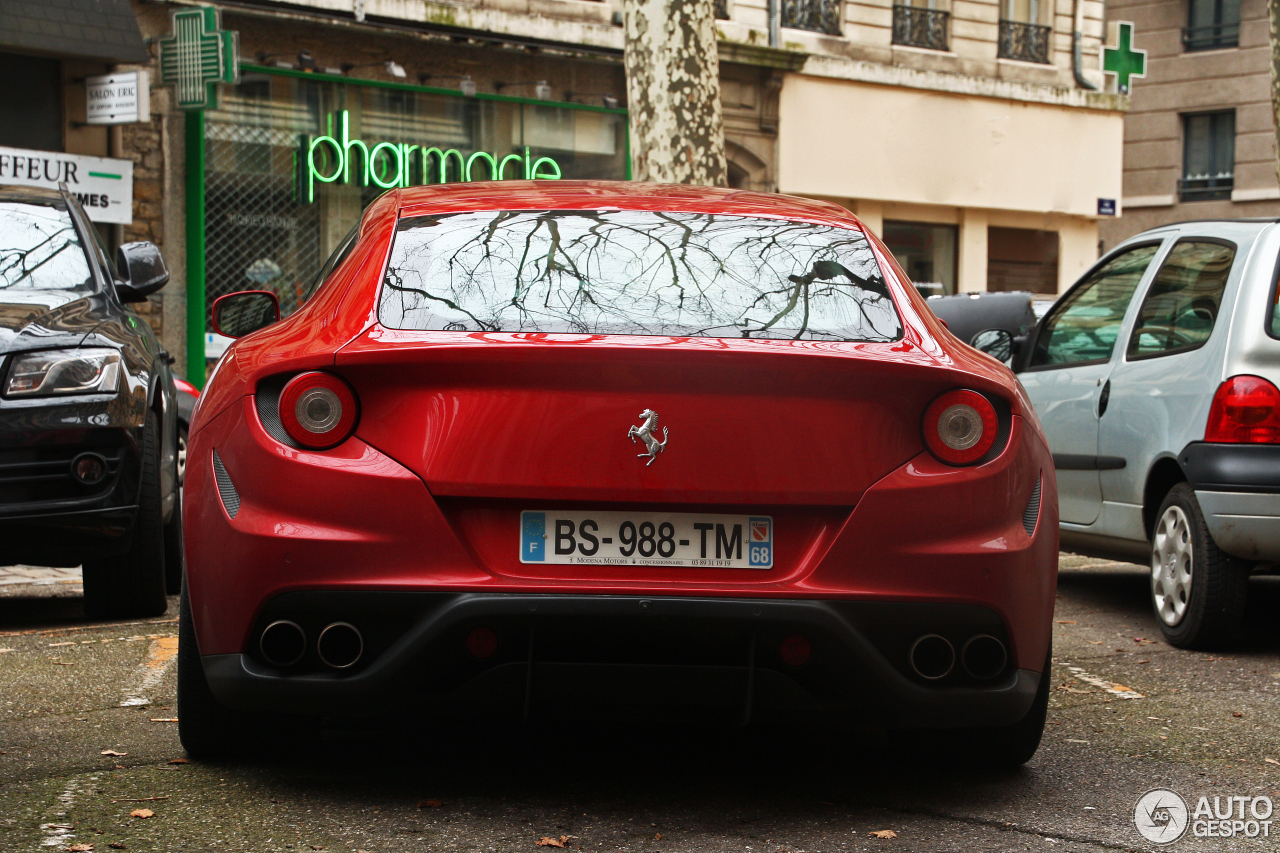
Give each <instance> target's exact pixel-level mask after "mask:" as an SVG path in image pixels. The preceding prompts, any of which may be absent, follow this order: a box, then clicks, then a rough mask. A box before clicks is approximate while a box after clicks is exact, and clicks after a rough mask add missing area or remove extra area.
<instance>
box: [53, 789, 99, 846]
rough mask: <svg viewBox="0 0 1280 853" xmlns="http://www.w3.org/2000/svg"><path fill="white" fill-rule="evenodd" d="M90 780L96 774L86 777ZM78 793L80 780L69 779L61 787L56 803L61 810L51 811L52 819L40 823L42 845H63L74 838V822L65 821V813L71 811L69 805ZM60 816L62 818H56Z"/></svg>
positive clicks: (71, 804) (72, 803)
mask: <svg viewBox="0 0 1280 853" xmlns="http://www.w3.org/2000/svg"><path fill="white" fill-rule="evenodd" d="M88 779H89V781H90V782H96V781H98V774H96V773H95V774H93V775H92V776H90V777H88ZM79 793H80V780H79V779H75V778H73V779H70V780H68V781H67V786H66V787H65V788H63V789H62V793H61V794H59V795H58V805H59V806H61V807H62V810H61V811H57V812H54V813H53V817H54V820H52V821H49V822H48V823H42V824H40V829H42V830H43V831H44V840H43V841H41V842H40V844H41V846H43V847H65V846H66V845H67V842H68V841H70V840H71V839H72V838H74V837H75V836H74V834H73V833H72V830H73V829H75V828H76V827H75V824H73V823H65V822H63V821H65V819H66V817H67V814H68V813H69V812H70V811H71V807H72V806H73V805H75V801H76V795H77V794H79ZM58 818H62V820H58Z"/></svg>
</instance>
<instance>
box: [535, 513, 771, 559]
mask: <svg viewBox="0 0 1280 853" xmlns="http://www.w3.org/2000/svg"><path fill="white" fill-rule="evenodd" d="M520 562H522V563H544V564H545V563H558V564H563V563H573V564H579V565H582V564H585V565H610V566H611V565H637V566H688V567H709V568H723V569H769V568H773V519H772V518H769V517H768V516H749V515H710V514H702V513H661V512H577V511H568V512H559V511H554V510H553V511H547V512H544V511H541V510H537V511H534V510H527V511H525V512H522V513H521V514H520Z"/></svg>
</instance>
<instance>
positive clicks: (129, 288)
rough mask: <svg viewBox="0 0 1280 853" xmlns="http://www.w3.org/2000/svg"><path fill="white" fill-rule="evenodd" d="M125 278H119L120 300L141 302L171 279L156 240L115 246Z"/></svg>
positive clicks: (118, 292) (117, 287)
mask: <svg viewBox="0 0 1280 853" xmlns="http://www.w3.org/2000/svg"><path fill="white" fill-rule="evenodd" d="M116 266H117V267H118V268H119V271H120V275H122V276H124V281H118V282H116V295H118V296H119V297H120V301H121V302H141V301H143V300H144V299H146V298H147V295H148V294H151V293H155V292H156V291H157V290H159V289H160V288H162V287H164V286H165V285H166V284H168V283H169V268H168V267H166V266H165V265H164V258H163V257H162V256H161V254H160V250H159V249H157V248H156V246H155V244H154V243H125V244H124V245H123V246H121V247H120V248H119V249H117V250H116Z"/></svg>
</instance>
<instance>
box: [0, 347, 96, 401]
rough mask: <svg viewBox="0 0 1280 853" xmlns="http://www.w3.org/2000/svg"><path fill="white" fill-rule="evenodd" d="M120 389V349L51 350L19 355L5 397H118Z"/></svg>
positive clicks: (5, 388)
mask: <svg viewBox="0 0 1280 853" xmlns="http://www.w3.org/2000/svg"><path fill="white" fill-rule="evenodd" d="M119 388H120V353H119V352H117V351H116V350H112V349H73V350H49V351H47V352H33V353H27V354H26V355H19V356H15V357H14V359H13V363H12V364H11V365H10V366H9V375H8V378H7V379H6V380H5V383H4V395H5V396H6V397H43V396H45V395H48V394H114V393H115V392H116V391H117V390H118V389H119Z"/></svg>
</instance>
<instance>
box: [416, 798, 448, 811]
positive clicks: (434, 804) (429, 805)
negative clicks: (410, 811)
mask: <svg viewBox="0 0 1280 853" xmlns="http://www.w3.org/2000/svg"><path fill="white" fill-rule="evenodd" d="M441 805H443V804H442V803H441V802H440V801H439V800H422V801H421V802H419V803H418V808H420V809H438V808H440V806H441Z"/></svg>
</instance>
